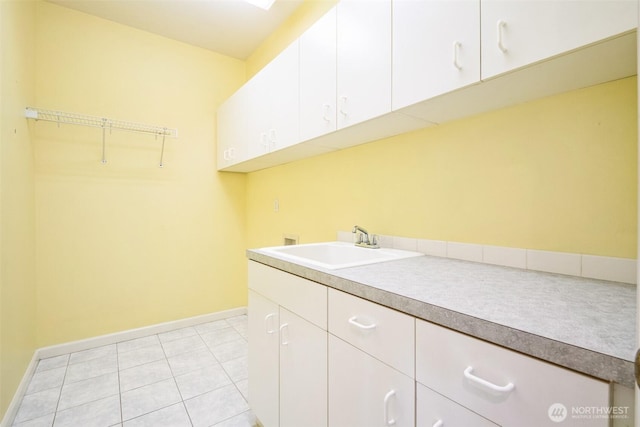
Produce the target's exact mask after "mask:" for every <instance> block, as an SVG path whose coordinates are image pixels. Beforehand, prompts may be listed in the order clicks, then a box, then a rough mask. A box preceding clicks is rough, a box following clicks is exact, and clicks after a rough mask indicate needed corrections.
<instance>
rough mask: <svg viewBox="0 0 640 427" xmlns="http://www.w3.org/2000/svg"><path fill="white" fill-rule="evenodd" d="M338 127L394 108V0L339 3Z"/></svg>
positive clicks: (346, 1)
mask: <svg viewBox="0 0 640 427" xmlns="http://www.w3.org/2000/svg"><path fill="white" fill-rule="evenodd" d="M337 11H338V16H337V20H338V25H337V37H338V39H337V41H338V44H337V46H338V52H337V58H338V64H337V67H338V81H337V103H338V107H337V108H338V126H337V127H338V129H341V128H345V127H348V126H351V125H354V124H356V123H360V122H363V121H366V120H369V119H372V118H374V117H378V116H381V115H383V114H386V113H389V112H391V0H371V1H358V0H342V1H341V2H340V3H338V6H337Z"/></svg>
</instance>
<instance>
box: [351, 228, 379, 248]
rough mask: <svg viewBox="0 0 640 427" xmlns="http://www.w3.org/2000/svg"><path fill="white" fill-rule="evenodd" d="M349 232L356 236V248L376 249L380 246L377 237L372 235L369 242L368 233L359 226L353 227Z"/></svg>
mask: <svg viewBox="0 0 640 427" xmlns="http://www.w3.org/2000/svg"><path fill="white" fill-rule="evenodd" d="M351 232H352V233H354V234H356V246H361V247H363V248H370V249H378V248H379V247H380V245H378V236H376V235H375V234H372V235H371V240H369V232H368V231H367V230H365V229H364V228H362V227H360V226H359V225H354V226H353V230H352V231H351ZM357 233H360V234H357Z"/></svg>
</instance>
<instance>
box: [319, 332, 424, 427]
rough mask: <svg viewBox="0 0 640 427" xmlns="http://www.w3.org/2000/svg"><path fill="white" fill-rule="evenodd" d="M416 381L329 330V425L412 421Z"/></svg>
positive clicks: (404, 425)
mask: <svg viewBox="0 0 640 427" xmlns="http://www.w3.org/2000/svg"><path fill="white" fill-rule="evenodd" d="M414 411H415V381H414V380H413V378H409V377H408V376H406V375H404V374H402V373H401V372H399V371H396V370H395V369H393V368H391V367H390V366H388V365H386V364H384V363H382V362H380V361H379V360H377V359H376V358H374V357H373V356H370V355H369V354H367V353H365V352H363V351H362V350H359V349H357V348H356V347H354V346H352V345H351V344H348V343H346V342H344V341H342V340H341V339H340V338H337V337H335V336H333V335H331V334H329V426H330V427H371V426H381V427H384V426H397V427H413V426H414V425H415V417H414Z"/></svg>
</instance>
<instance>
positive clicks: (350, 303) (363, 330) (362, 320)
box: [329, 289, 415, 378]
mask: <svg viewBox="0 0 640 427" xmlns="http://www.w3.org/2000/svg"><path fill="white" fill-rule="evenodd" d="M414 330H415V320H414V318H413V317H410V316H407V315H406V314H402V313H399V312H397V311H395V310H392V309H389V308H386V307H383V306H381V305H378V304H375V303H372V302H369V301H366V300H363V299H362V298H358V297H354V296H353V295H349V294H346V293H344V292H340V291H337V290H335V289H329V332H331V333H332V334H334V335H336V336H337V337H340V338H342V339H343V340H345V341H347V342H348V343H350V344H352V345H353V346H355V347H357V348H359V349H361V350H363V351H365V352H366V353H369V354H370V355H372V356H374V357H376V358H377V359H379V360H381V361H383V362H385V363H387V364H389V365H390V366H392V367H394V368H395V369H397V370H399V371H400V372H402V373H403V374H405V375H408V376H409V377H411V378H414V360H415V339H414Z"/></svg>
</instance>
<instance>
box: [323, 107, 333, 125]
mask: <svg viewBox="0 0 640 427" xmlns="http://www.w3.org/2000/svg"><path fill="white" fill-rule="evenodd" d="M329 111H331V105H329V104H322V118H323V119H324V121H325V122H327V123H328V122H330V121H331V117H329Z"/></svg>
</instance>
